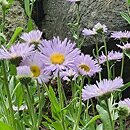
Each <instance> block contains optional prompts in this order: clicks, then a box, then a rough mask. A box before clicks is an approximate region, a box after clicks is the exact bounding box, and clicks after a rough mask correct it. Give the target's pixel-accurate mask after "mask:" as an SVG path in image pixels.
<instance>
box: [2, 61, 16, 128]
mask: <svg viewBox="0 0 130 130" xmlns="http://www.w3.org/2000/svg"><path fill="white" fill-rule="evenodd" d="M2 68H3V74H4V85H5V90H6V94H7V99H8V103H9V111H10V116H11V124H12V126H13V127H14V129H16V123H15V117H14V111H13V104H12V99H11V94H10V90H9V84H8V79H7V73H6V67H5V62H4V61H3V62H2Z"/></svg>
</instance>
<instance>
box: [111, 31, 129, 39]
mask: <svg viewBox="0 0 130 130" xmlns="http://www.w3.org/2000/svg"><path fill="white" fill-rule="evenodd" d="M111 37H112V38H115V39H119V40H121V41H127V40H128V38H130V32H129V31H126V30H125V31H124V32H122V31H115V32H113V33H112V34H111Z"/></svg>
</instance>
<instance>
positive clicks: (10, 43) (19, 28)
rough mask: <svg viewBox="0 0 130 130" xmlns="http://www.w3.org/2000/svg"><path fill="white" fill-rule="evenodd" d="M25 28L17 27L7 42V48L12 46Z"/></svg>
mask: <svg viewBox="0 0 130 130" xmlns="http://www.w3.org/2000/svg"><path fill="white" fill-rule="evenodd" d="M22 30H23V28H22V27H17V28H16V29H15V31H14V34H13V36H12V37H11V39H10V41H9V43H8V44H7V48H10V47H11V45H12V44H13V43H14V42H15V41H16V39H17V37H18V36H19V34H20V33H21V32H22Z"/></svg>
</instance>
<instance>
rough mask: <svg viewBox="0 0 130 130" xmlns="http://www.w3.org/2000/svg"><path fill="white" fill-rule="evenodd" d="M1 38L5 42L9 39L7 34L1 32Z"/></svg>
mask: <svg viewBox="0 0 130 130" xmlns="http://www.w3.org/2000/svg"><path fill="white" fill-rule="evenodd" d="M0 40H1V41H3V42H5V41H6V40H7V39H6V36H5V35H4V34H3V33H0Z"/></svg>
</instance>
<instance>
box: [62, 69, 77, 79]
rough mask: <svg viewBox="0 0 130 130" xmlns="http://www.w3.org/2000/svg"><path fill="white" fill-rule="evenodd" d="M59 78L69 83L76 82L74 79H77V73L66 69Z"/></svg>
mask: <svg viewBox="0 0 130 130" xmlns="http://www.w3.org/2000/svg"><path fill="white" fill-rule="evenodd" d="M60 76H61V77H62V78H63V80H65V81H71V80H76V78H77V77H78V73H77V72H75V71H74V70H72V69H67V70H65V71H63V72H62V73H61V75H60Z"/></svg>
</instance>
